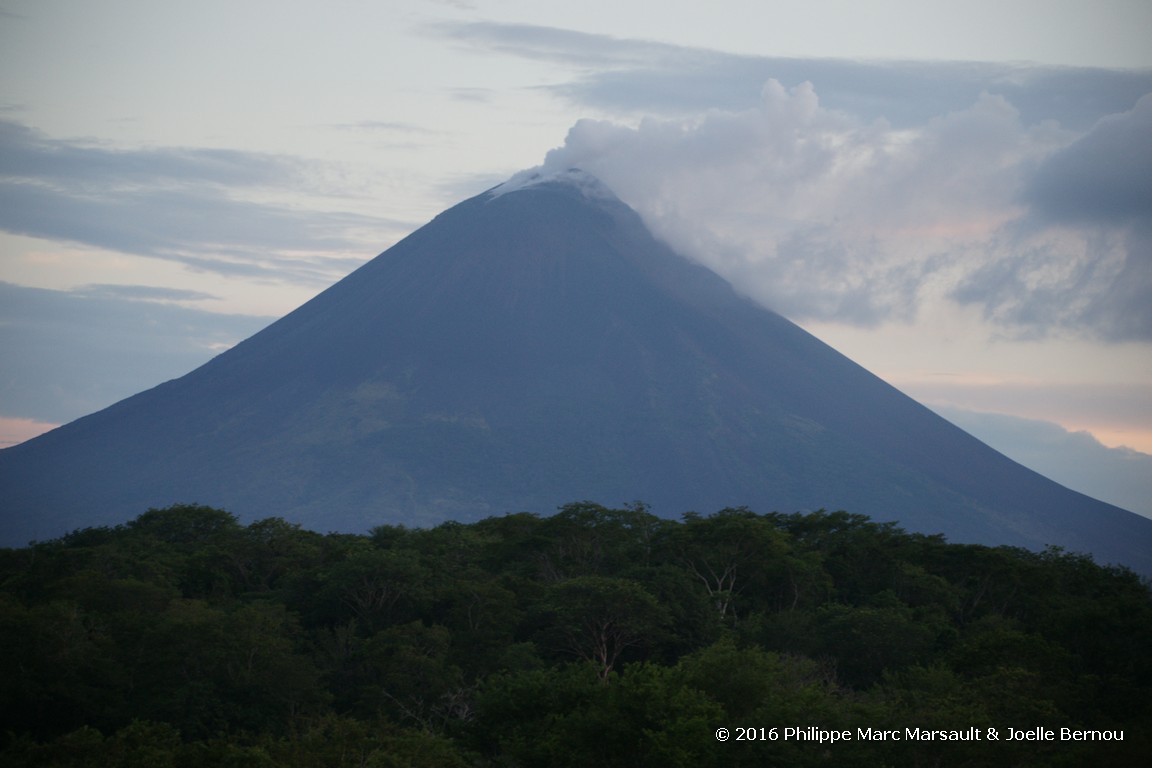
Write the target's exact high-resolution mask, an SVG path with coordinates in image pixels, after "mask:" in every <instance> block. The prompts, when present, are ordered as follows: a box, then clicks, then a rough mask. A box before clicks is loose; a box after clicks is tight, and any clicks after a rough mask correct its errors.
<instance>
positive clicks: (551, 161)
mask: <svg viewBox="0 0 1152 768" xmlns="http://www.w3.org/2000/svg"><path fill="white" fill-rule="evenodd" d="M1114 123H1115V120H1113V121H1112V122H1111V123H1109V125H1110V126H1112V130H1113V132H1115V130H1114ZM1080 138H1081V135H1080V134H1077V133H1074V132H1071V131H1068V130H1065V129H1062V128H1061V127H1060V126H1059V125H1057V124H1055V123H1039V124H1031V125H1028V124H1025V123H1024V122H1023V121H1022V120H1021V117H1020V113H1019V112H1018V111H1017V110H1016V109H1015V108H1014V106H1013V105H1012V104H1011V103H1009V101H1007V100H1006V99H1005V98H1004V97H1003V96H998V95H988V94H982V95H981V96H980V97H979V98H977V99H976V101H975V102H974V103H972V104H970V105H969V106H968V107H967V108H964V109H961V110H957V111H952V112H948V113H945V114H941V115H938V116H936V117H934V118H932V119H930V120H928V121H926V122H924V123H922V124H920V125H918V126H915V127H911V128H909V127H900V128H896V127H893V126H892V125H890V124H889V123H888V122H886V121H885V120H882V119H872V120H864V119H861V118H859V117H856V116H855V115H852V114H849V113H846V112H843V111H837V110H832V109H828V108H826V107H824V106H822V105H821V103H820V100H819V97H818V94H817V93H816V90H815V88H814V87H813V86H812V85H811V84H810V83H803V84H801V85H798V86H796V87H793V88H791V89H786V88H785V87H784V86H783V85H781V84H780V83H779V82H777V81H775V80H769V81H768V82H767V84H766V85H765V86H764V88H763V91H762V93H761V98H760V102H759V104H758V105H757V106H756V108H754V109H748V110H743V111H719V110H713V111H709V112H706V113H704V114H702V115H700V116H697V117H695V118H692V119H656V118H646V119H644V120H642V121H640V122H639V123H638V124H636V125H633V126H629V125H624V124H620V123H616V122H608V121H598V120H581V121H579V122H577V123H576V124H575V125H573V126H572V128H571V129H570V131H569V133H568V136H567V138H566V140H565V143H564V145H563V146H562V147H559V148H557V149H555V150H553V151H551V152H550V153H549V154H548V156H547V158H546V160H545V163H544V165H543V167H542V170H543V171H545V172H550V171H555V170H560V169H564V168H572V167H578V168H582V169H584V170H586V171H588V172H589V173H592V174H594V175H596V176H597V177H599V178H600V179H602V180H603V181H604V182H605V183H606V184H607V185H608V186H609V187H611V188H612V189H613V190H614V191H615V192H616V193H617V194H618V195H619V196H620V197H621V199H623V200H624V201H625V202H627V203H629V204H630V205H632V206H633V207H634V208H636V210H637V211H638V212H639V213H640V214H641V215H642V216H643V217H644V218H645V220H646V221H647V223H648V224H649V226H650V227H651V228H652V230H653V231H654V232H655V233H656V234H657V235H658V236H660V237H661V238H663V239H665V240H666V241H668V242H669V243H670V244H671V245H673V246H674V247H675V248H676V249H677V250H679V251H681V252H682V253H684V254H686V255H688V256H690V257H692V258H694V259H696V260H698V261H700V262H702V263H704V264H706V265H707V266H709V267H711V268H713V269H715V270H716V271H717V272H719V273H720V274H722V275H724V276H725V277H727V278H728V279H729V280H731V281H732V282H733V283H734V284H735V285H736V286H737V287H738V288H739V289H740V290H742V291H744V292H746V293H747V294H749V295H750V296H752V297H753V298H755V299H757V300H759V301H761V302H762V303H764V304H765V305H767V306H769V307H771V308H773V309H775V310H777V311H779V312H781V313H782V314H784V315H786V316H788V317H791V318H793V319H795V320H798V321H804V320H815V321H833V322H841V323H847V324H852V325H865V326H867V325H875V324H878V323H881V322H885V321H889V320H904V321H910V320H912V319H913V318H914V317H915V316H916V313H917V310H918V308H919V307H921V306H923V305H924V304H925V303H926V302H944V301H949V302H959V303H962V304H974V305H977V306H980V307H982V309H983V311H984V314H985V316H986V317H987V318H988V319H989V320H990V321H992V322H995V323H999V324H1000V326H1001V327H1002V329H1003V332H1004V333H1005V334H1008V335H1033V336H1034V335H1045V334H1048V333H1052V332H1063V331H1071V332H1074V333H1078V334H1081V335H1089V336H1092V335H1095V336H1099V337H1101V338H1111V337H1115V338H1122V337H1123V338H1143V339H1147V338H1152V323H1148V324H1147V325H1148V326H1149V327H1144V326H1143V325H1141V324H1140V323H1137V324H1136V327H1131V326H1132V323H1131V322H1129V324H1128V327H1126V329H1125V330H1124V331H1123V333H1115V332H1114V329H1115V323H1112V324H1111V325H1109V322H1110V321H1108V320H1107V318H1105V317H1104V315H1107V314H1108V313H1107V312H1105V311H1102V309H1101V303H1102V302H1104V301H1105V300H1106V298H1107V294H1108V292H1109V290H1110V289H1111V288H1112V287H1113V286H1112V285H1111V283H1110V281H1109V278H1110V277H1111V276H1118V275H1123V274H1125V273H1126V270H1125V269H1124V264H1123V263H1122V264H1120V265H1119V266H1118V265H1117V264H1116V261H1117V259H1118V258H1119V259H1120V261H1121V262H1124V263H1129V262H1130V264H1129V267H1131V265H1132V264H1144V263H1146V262H1147V259H1146V258H1141V257H1140V255H1139V254H1127V253H1120V255H1119V256H1118V255H1117V251H1116V248H1117V246H1116V243H1117V242H1120V243H1121V244H1122V245H1121V250H1123V248H1122V246H1123V243H1133V242H1138V241H1139V238H1134V237H1133V236H1131V235H1130V234H1128V235H1125V233H1123V232H1111V233H1101V232H1099V231H1097V230H1092V231H1089V230H1088V229H1085V228H1084V226H1081V225H1075V226H1073V225H1071V224H1068V223H1065V222H1059V221H1056V222H1054V221H1052V220H1051V216H1050V215H1045V216H1044V217H1041V216H1040V215H1038V214H1034V213H1033V211H1032V207H1031V204H1030V199H1029V194H1030V193H1029V190H1030V189H1031V187H1030V184H1031V183H1032V179H1033V178H1034V177H1036V175H1037V172H1038V170H1039V169H1041V168H1042V167H1043V166H1044V163H1045V161H1046V160H1047V159H1048V158H1050V157H1052V156H1054V155H1056V154H1057V153H1058V152H1059V151H1060V150H1064V149H1065V148H1067V147H1069V146H1070V145H1072V144H1073V143H1074V142H1075V141H1076V140H1077V139H1080ZM1118 151H1122V150H1118ZM1032 196H1033V197H1035V195H1034V194H1033V195H1032ZM1150 213H1152V212H1150ZM1147 223H1148V217H1147V216H1146V217H1145V218H1144V219H1143V224H1145V225H1146V224H1147ZM1125 226H1127V224H1126V225H1125ZM1133 226H1137V225H1133ZM1105 234H1107V236H1106V237H1105V236H1104V235H1105ZM1105 241H1106V242H1107V243H1108V244H1109V245H1108V247H1107V248H1105V247H1103V246H1101V245H1099V244H1100V243H1104V242H1105ZM1094 243H1095V244H1096V245H1093V244H1094ZM1085 264H1086V265H1087V266H1085ZM1077 265H1078V266H1077ZM1085 269H1088V270H1089V271H1090V272H1092V276H1091V279H1086V278H1085V275H1084V270H1085ZM1127 272H1131V268H1129V269H1128V270H1127ZM998 273H1005V274H1011V275H1012V276H1013V278H1014V279H1013V280H1011V281H1008V282H1004V281H1002V280H1001V281H996V280H995V279H994V278H995V275H996V274H998ZM1131 287H1132V286H1131V285H1129V286H1128V288H1129V293H1131ZM1141 290H1143V289H1141ZM1073 294H1075V301H1072V300H1070V298H1071V297H1072V295H1073ZM1141 298H1143V299H1144V300H1146V301H1147V300H1149V299H1152V296H1147V295H1142V296H1141ZM1149 303H1152V302H1149Z"/></svg>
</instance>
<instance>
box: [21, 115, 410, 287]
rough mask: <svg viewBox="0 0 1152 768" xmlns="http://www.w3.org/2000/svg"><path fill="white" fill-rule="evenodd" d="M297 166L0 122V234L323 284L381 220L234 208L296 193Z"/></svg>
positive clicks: (300, 170) (301, 167)
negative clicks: (49, 133)
mask: <svg viewBox="0 0 1152 768" xmlns="http://www.w3.org/2000/svg"><path fill="white" fill-rule="evenodd" d="M306 170H307V169H306V167H305V164H304V163H302V162H300V161H297V160H294V159H291V158H285V157H280V156H273V155H262V154H258V153H248V152H236V151H230V150H211V149H184V148H160V149H134V150H122V149H109V148H107V147H102V146H92V145H88V144H85V143H82V142H69V141H61V140H56V139H49V138H46V137H44V136H42V135H41V134H39V133H38V132H36V131H33V130H31V129H29V128H27V127H25V126H22V125H19V124H17V123H13V122H10V121H0V229H3V230H5V231H7V232H10V233H13V234H18V235H27V236H31V237H39V238H44V239H48V240H63V241H71V242H76V243H81V244H84V245H90V246H96V247H99V248H105V249H109V250H113V251H119V252H123V253H131V254H136V255H140V256H148V257H153V258H161V259H166V260H170V261H177V262H180V263H183V264H185V265H187V266H189V267H191V268H193V269H197V270H204V271H209V272H216V273H219V274H224V275H246V276H260V277H266V278H269V279H275V280H288V281H291V282H299V283H303V284H309V285H323V284H327V283H330V282H331V281H332V280H333V279H334V278H335V277H338V276H340V275H341V274H342V273H344V272H346V271H347V270H348V269H349V268H351V267H353V266H355V265H356V264H358V263H359V262H355V261H350V260H349V259H347V258H345V259H332V258H331V257H330V256H328V255H326V254H331V253H334V252H339V251H341V250H344V251H349V250H353V251H354V250H359V249H360V248H361V246H360V245H359V244H358V243H356V241H355V240H353V239H352V237H351V236H350V233H351V232H352V231H353V230H355V229H357V228H380V227H381V226H385V225H387V224H389V223H390V222H386V221H384V220H381V219H375V218H371V217H366V216H358V215H354V214H341V213H322V212H318V211H315V210H299V209H291V208H287V207H283V206H279V205H274V204H268V203H263V202H256V201H253V200H249V199H243V197H241V195H246V194H252V193H256V194H258V193H259V192H260V191H262V190H269V189H270V190H276V191H284V190H289V191H300V192H303V191H305V188H306V185H307V183H306V181H305V179H304V176H305V174H306Z"/></svg>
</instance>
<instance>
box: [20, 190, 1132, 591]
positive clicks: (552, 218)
mask: <svg viewBox="0 0 1152 768" xmlns="http://www.w3.org/2000/svg"><path fill="white" fill-rule="evenodd" d="M580 499H592V500H596V501H599V502H601V503H604V504H610V505H617V504H621V503H624V502H629V501H632V500H643V501H644V502H646V503H648V504H649V505H651V508H652V510H653V511H654V512H656V513H658V514H663V515H667V516H675V515H679V514H680V513H682V512H684V511H688V510H697V511H700V512H703V513H707V512H712V511H715V510H717V509H720V508H722V507H725V506H732V505H746V506H749V507H751V508H752V509H755V510H757V511H762V512H767V511H772V510H777V511H782V512H790V511H796V510H802V509H816V508H827V509H846V510H848V511H850V512H857V513H861V514H866V515H869V516H871V517H873V518H874V519H877V520H896V521H898V522H899V523H900V525H902V526H903V527H904V528H906V529H908V530H912V531H922V532H929V533H935V532H940V533H944V534H946V535H947V536H948V538H949V539H950V540H953V541H963V542H976V543H986V544H1012V545H1020V546H1026V547H1031V548H1039V547H1042V546H1044V545H1047V544H1057V545H1062V546H1064V547H1067V548H1068V549H1071V550H1075V551H1083V552H1089V553H1092V554H1093V555H1095V556H1096V558H1097V559H1098V560H1100V561H1103V562H1118V563H1123V564H1126V565H1129V566H1131V567H1133V568H1134V569H1136V570H1138V571H1141V572H1143V573H1152V521H1150V520H1147V519H1145V518H1142V517H1139V516H1137V515H1134V514H1132V513H1130V512H1126V511H1124V510H1121V509H1119V508H1116V507H1113V506H1111V505H1108V504H1105V503H1103V502H1099V501H1096V500H1094V499H1091V498H1089V497H1086V496H1084V495H1082V494H1079V493H1075V492H1073V491H1070V490H1068V489H1066V488H1064V487H1062V486H1060V485H1058V484H1056V483H1054V482H1052V481H1050V480H1047V479H1046V478H1044V477H1042V476H1040V475H1038V474H1036V473H1034V472H1032V471H1030V470H1028V469H1025V468H1024V467H1021V466H1020V465H1018V464H1016V463H1014V462H1012V461H1011V460H1009V459H1007V458H1005V457H1004V456H1003V455H1001V454H999V453H997V452H996V451H994V450H992V449H991V448H989V447H987V446H986V445H984V444H983V443H981V442H979V441H978V440H976V439H975V438H973V437H971V436H969V435H968V434H966V433H965V432H963V431H961V430H960V429H958V428H956V427H954V426H953V425H951V424H950V423H948V422H946V421H945V420H943V419H942V418H940V417H938V416H936V415H935V414H933V413H932V412H931V411H929V410H928V409H926V408H924V407H923V406H921V405H919V404H918V403H916V402H914V401H913V400H911V399H910V398H908V397H906V396H905V395H903V394H901V393H900V392H898V391H897V390H895V389H893V388H892V387H890V386H889V385H887V384H885V383H884V382H883V381H881V380H880V379H878V378H876V377H875V376H873V375H872V374H870V373H868V372H867V371H866V370H864V369H863V368H861V367H859V366H858V365H856V364H855V363H853V362H851V361H850V360H848V359H847V358H845V357H844V356H842V355H840V354H839V353H837V352H836V351H835V350H833V349H831V348H830V347H828V346H826V345H825V344H823V343H821V342H820V341H818V340H817V339H815V338H814V337H812V336H811V335H809V334H808V333H806V332H805V331H803V330H801V329H800V328H799V327H797V326H796V325H794V324H792V323H791V322H789V321H788V320H786V319H784V318H783V317H781V316H779V315H777V314H775V313H773V312H771V311H769V310H766V309H764V308H762V307H760V306H759V305H757V304H755V303H753V302H752V301H750V300H748V299H746V298H743V297H741V296H739V295H738V294H737V293H736V292H735V291H734V290H733V289H732V287H731V286H729V285H728V283H726V282H725V281H724V280H722V279H721V278H720V277H718V276H716V275H715V274H713V273H712V272H710V271H708V270H707V269H705V268H703V267H701V266H698V265H696V264H693V263H691V262H689V261H688V260H686V259H684V258H683V257H681V256H679V255H677V254H676V253H674V252H673V251H671V250H670V249H669V248H668V247H667V246H665V245H664V244H662V243H660V242H658V241H657V240H656V239H655V238H653V236H652V235H651V234H650V233H649V232H648V230H647V229H646V228H645V226H644V224H643V222H642V221H641V220H640V218H639V216H637V215H636V213H635V212H633V211H632V210H631V209H630V208H628V206H626V205H625V204H624V203H622V202H621V201H620V200H618V199H617V198H616V197H615V195H613V194H612V193H611V191H609V190H608V189H607V188H606V187H605V186H604V185H603V184H601V183H600V182H599V181H597V180H596V179H594V178H593V177H591V176H589V175H587V174H584V173H582V172H580V171H569V172H566V173H562V174H557V175H554V176H545V177H541V176H531V175H528V174H521V175H518V176H516V177H513V179H512V180H510V181H509V182H508V183H506V184H503V185H501V186H498V187H496V188H494V189H492V190H489V191H487V192H485V193H483V194H480V195H478V196H476V197H474V198H471V199H469V200H466V201H464V202H462V203H460V204H459V205H456V206H455V207H453V208H451V209H449V210H447V211H445V212H444V213H442V214H440V215H439V216H437V217H436V218H435V219H434V220H433V221H432V222H430V223H429V224H427V225H425V226H424V227H422V228H421V229H419V230H417V231H416V232H414V233H413V234H412V235H410V236H409V237H407V238H406V239H404V240H403V241H401V242H400V243H398V244H397V245H395V246H394V247H392V248H390V249H389V250H387V251H385V252H384V253H383V254H381V255H380V256H378V257H376V258H375V259H373V260H372V261H370V262H368V263H367V264H365V265H364V266H363V267H361V268H360V269H358V270H356V271H355V272H353V273H352V274H351V275H349V276H348V277H346V278H345V279H343V280H341V281H340V282H338V283H336V284H335V285H333V286H332V287H331V288H329V289H328V290H326V291H324V292H323V293H321V294H320V295H318V296H317V297H316V298H314V299H312V300H311V301H309V302H308V303H306V304H304V305H303V306H301V307H300V308H299V309H297V310H296V311H294V312H292V313H291V314H289V315H287V316H285V317H284V318H282V319H280V320H278V321H277V322H275V323H273V324H272V325H270V326H269V327H267V328H266V329H264V330H263V331H261V332H259V333H257V334H256V335H255V336H252V337H251V338H249V339H247V340H245V341H244V342H242V343H240V344H238V345H236V346H235V347H233V348H232V349H230V350H228V351H227V352H225V353H223V354H221V355H219V356H218V357H216V358H215V359H213V360H212V361H210V362H209V363H207V364H205V365H203V366H201V367H200V368H198V369H196V370H194V371H192V372H191V373H189V374H187V375H186V376H184V377H182V378H179V379H176V380H173V381H169V382H166V383H164V384H161V385H160V386H158V387H155V388H154V389H151V390H148V391H146V392H142V393H140V394H138V395H135V396H133V397H130V398H128V399H126V400H123V401H121V402H119V403H117V404H115V405H113V406H111V407H109V408H107V409H105V410H103V411H100V412H98V413H95V414H92V415H90V416H86V417H84V418H82V419H79V420H77V421H75V422H72V423H70V424H67V425H65V426H62V427H60V428H59V429H56V430H53V431H51V432H49V433H47V434H44V435H42V436H40V437H38V438H35V439H33V440H30V441H28V442H26V443H23V444H21V445H17V446H14V447H12V448H8V449H5V450H3V451H0V524H2V527H0V544H5V545H21V544H24V543H25V542H27V541H28V540H29V539H33V538H38V539H44V538H50V537H54V536H58V535H61V534H63V533H65V532H67V531H68V530H70V529H73V528H77V527H84V526H94V525H106V524H114V523H119V522H123V521H126V520H129V519H131V518H133V517H135V516H136V515H138V514H140V513H141V512H143V511H144V510H145V509H147V508H149V507H156V506H167V505H169V504H172V503H176V502H198V503H202V504H210V505H213V506H218V507H222V508H225V509H228V510H230V511H232V512H235V513H236V514H238V515H239V516H240V517H241V518H242V519H244V520H246V521H251V520H255V519H258V518H261V517H266V516H279V517H283V518H285V519H287V520H290V521H293V522H299V523H302V524H303V525H304V526H306V527H309V528H315V529H318V530H322V531H327V530H346V531H363V530H366V529H367V528H369V527H371V526H373V525H378V524H382V523H404V524H407V525H429V524H434V523H437V522H440V521H444V520H450V519H453V520H460V521H471V520H474V519H477V518H480V517H485V516H489V515H496V514H503V513H505V512H515V511H525V510H528V511H536V512H550V511H551V510H553V509H554V508H555V507H556V506H557V505H559V504H562V503H565V502H570V501H576V500H580Z"/></svg>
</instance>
